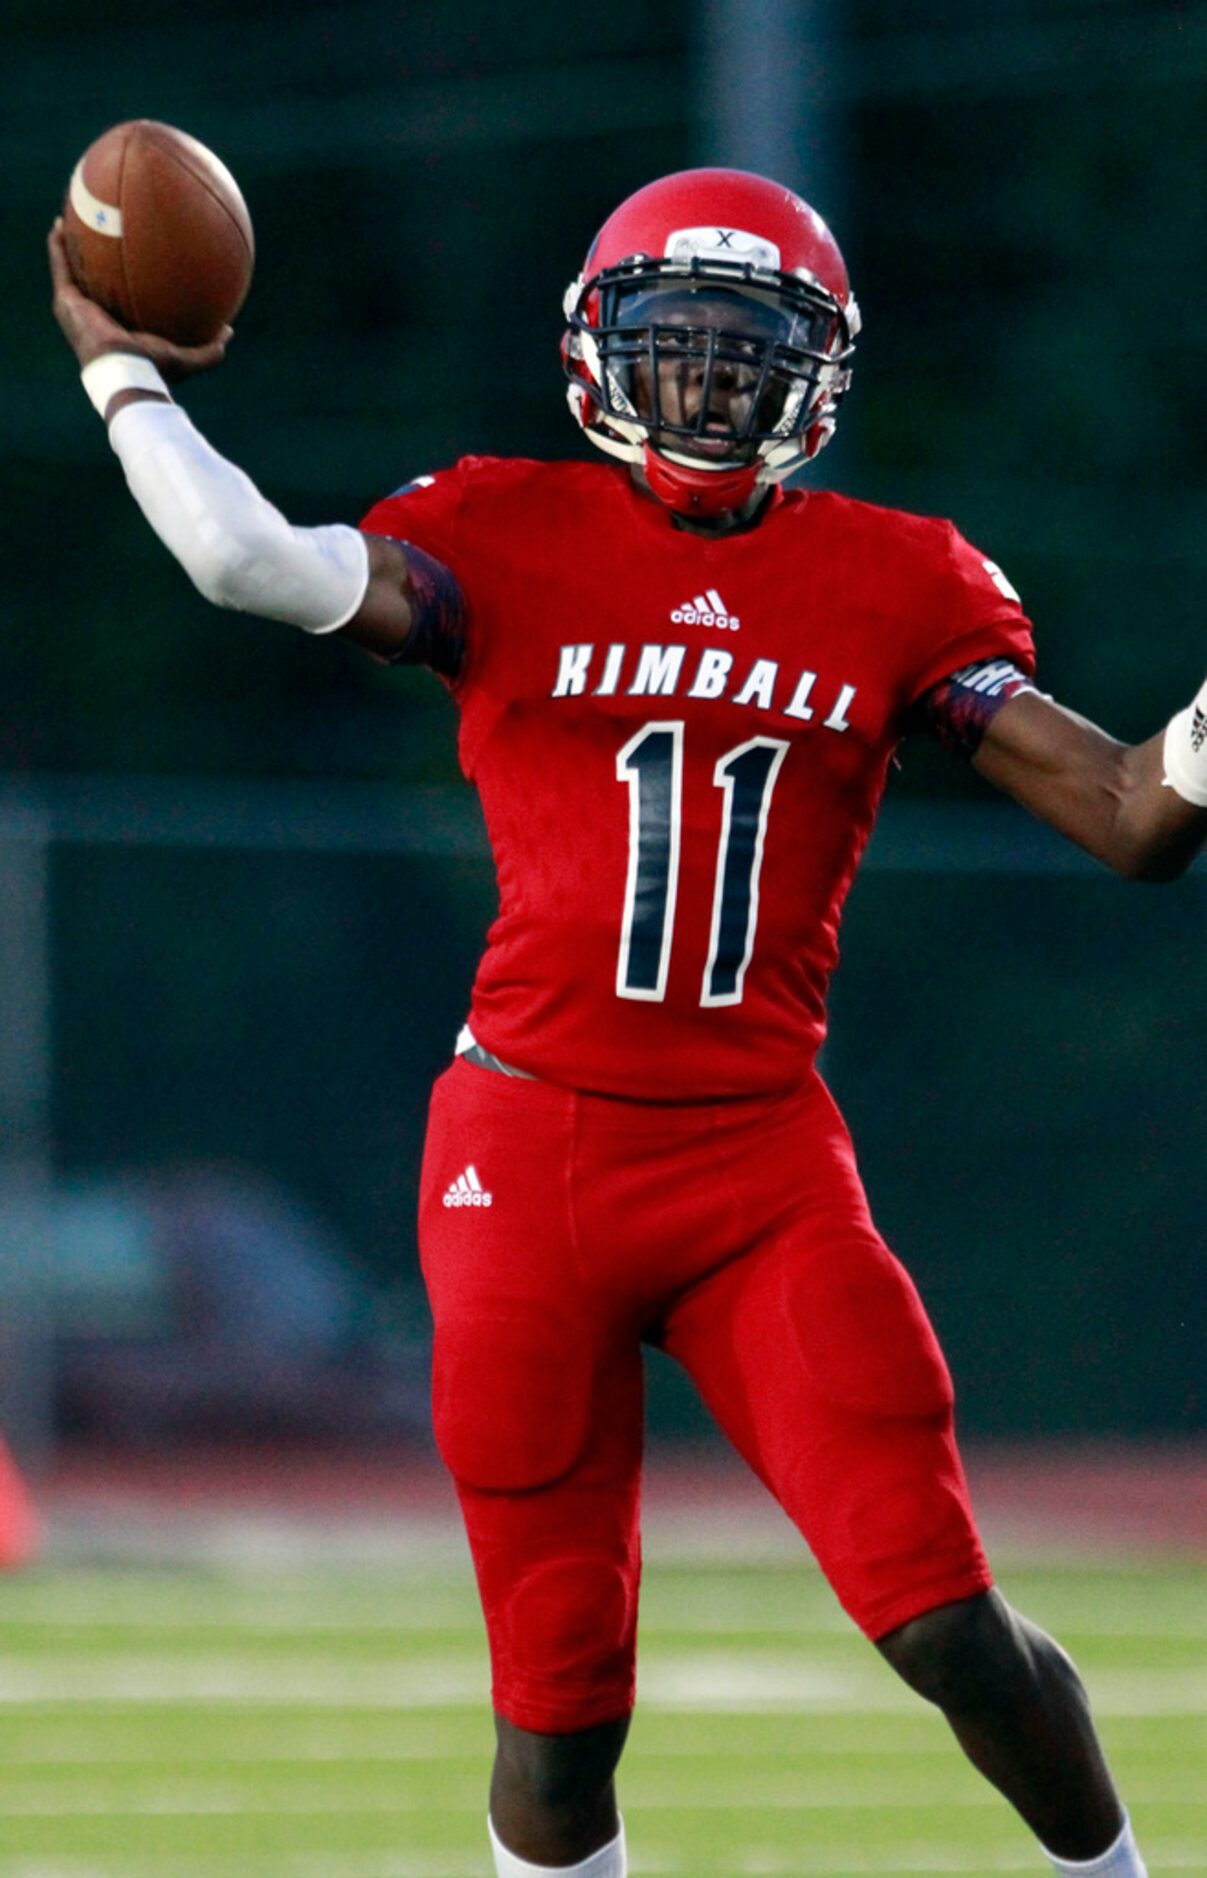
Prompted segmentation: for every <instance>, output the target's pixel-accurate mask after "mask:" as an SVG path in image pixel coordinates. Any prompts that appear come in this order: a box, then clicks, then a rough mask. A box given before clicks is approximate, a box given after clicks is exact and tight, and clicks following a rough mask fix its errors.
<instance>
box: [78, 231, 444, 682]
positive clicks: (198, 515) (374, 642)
mask: <svg viewBox="0 0 1207 1878" xmlns="http://www.w3.org/2000/svg"><path fill="white" fill-rule="evenodd" d="M49 251H50V267H51V276H52V279H53V283H54V312H55V317H56V319H57V320H58V322H59V325H60V327H61V328H62V331H63V334H64V336H65V338H66V339H67V342H68V344H69V345H70V346H71V348H72V350H73V351H74V352H75V354H76V357H77V358H78V359H79V362H80V365H81V366H82V367H83V368H84V371H85V387H86V389H87V390H88V391H89V395H90V396H91V397H92V398H93V402H94V403H95V404H96V405H97V408H98V409H99V410H100V412H101V414H102V416H103V417H104V418H105V421H106V423H107V424H108V426H109V430H110V441H111V443H112V444H113V448H114V450H115V451H116V453H117V455H118V456H119V458H120V459H121V462H122V467H123V469H124V470H125V472H126V479H127V482H128V483H129V485H130V488H131V491H132V493H133V495H134V497H135V499H136V501H137V502H138V503H139V506H140V507H141V508H142V510H143V513H144V514H145V515H146V517H147V520H148V521H149V522H150V523H151V526H152V527H153V528H154V529H155V531H156V533H157V534H158V535H159V536H160V539H161V540H162V541H164V542H165V544H166V545H167V546H168V547H169V548H170V549H171V551H172V553H173V554H174V555H175V556H176V557H177V559H178V560H179V561H180V562H181V564H182V566H183V567H184V569H185V571H186V572H187V573H188V575H189V577H190V578H191V579H192V580H193V582H194V583H195V585H196V586H197V587H198V588H199V590H200V591H201V592H202V593H203V594H205V596H206V598H207V599H210V600H213V601H214V602H215V604H217V605H219V606H227V607H233V608H235V609H237V610H239V611H243V612H250V613H258V614H260V615H262V616H263V617H265V618H269V619H279V620H285V621H287V622H289V623H290V624H292V625H295V626H300V627H302V628H303V629H304V630H306V631H309V632H335V631H339V632H340V633H342V635H343V637H344V638H346V639H350V640H352V641H353V643H354V644H356V645H359V646H362V647H364V649H365V650H366V651H368V652H371V653H373V654H374V655H375V656H376V657H378V658H382V659H389V660H393V659H398V658H408V657H423V656H425V653H426V649H427V644H428V641H429V640H431V638H432V637H433V635H434V634H435V632H436V631H437V630H438V629H439V628H440V626H441V625H442V623H444V624H447V621H444V622H442V620H441V617H440V616H441V611H442V609H443V611H444V612H445V613H447V611H448V607H449V605H450V603H451V602H450V595H455V587H453V586H452V585H451V583H441V581H440V580H439V577H438V576H439V573H440V572H442V571H443V570H438V569H437V567H436V564H435V563H431V562H430V561H427V560H426V557H419V559H420V561H422V563H423V564H422V565H417V566H416V567H412V565H411V563H410V561H409V560H408V556H407V553H406V552H405V551H404V549H403V548H402V547H401V546H400V545H399V544H398V543H397V542H395V541H388V540H386V539H385V538H384V537H381V536H372V537H366V536H364V535H362V534H360V533H359V531H358V530H356V529H354V528H349V527H346V526H344V525H342V524H335V525H333V526H329V527H325V528H295V527H293V526H292V525H291V524H290V523H289V522H287V521H286V519H285V517H284V516H283V515H282V514H281V513H280V511H279V510H278V509H276V508H274V507H273V505H272V504H271V503H270V502H268V501H267V500H266V499H265V498H264V497H263V496H262V495H261V494H260V492H259V490H258V489H257V488H256V487H255V485H254V483H252V482H251V480H250V479H249V478H248V477H246V476H245V475H244V474H243V472H242V471H241V470H238V469H236V468H235V466H234V465H233V464H232V463H228V462H227V461H226V459H225V458H224V457H222V456H220V455H219V453H218V452H217V451H216V450H214V449H213V448H212V447H211V446H210V445H209V444H208V443H207V442H206V441H205V439H204V438H203V437H202V436H200V434H199V433H198V432H197V431H196V430H195V429H194V427H193V426H192V424H191V423H190V422H189V420H188V418H187V417H186V416H185V414H184V412H183V411H181V410H180V409H179V407H178V406H177V405H175V404H174V403H173V402H172V399H171V397H170V394H169V392H168V389H167V384H166V382H165V381H166V380H168V379H177V378H184V377H188V376H190V375H191V374H192V373H194V372H198V371H203V370H205V369H207V368H208V367H209V366H212V365H216V364H217V363H219V361H220V360H221V358H222V357H223V354H224V352H225V348H226V342H227V339H228V338H229V336H230V335H229V332H228V333H225V334H223V335H222V336H220V337H219V338H218V339H217V340H215V341H214V342H212V343H211V344H210V345H207V346H198V347H182V346H175V345H172V344H171V343H170V342H169V341H167V340H165V339H161V338H159V337H158V336H157V335H155V334H151V333H129V332H127V331H126V330H125V328H124V327H122V326H119V325H118V324H117V322H116V321H115V320H112V319H110V317H109V315H108V314H107V313H105V312H104V310H103V309H102V308H101V307H99V306H97V305H96V303H95V302H94V301H92V300H89V299H88V298H87V296H86V295H85V294H83V293H81V292H80V290H79V288H78V287H77V286H76V285H75V283H74V281H73V280H72V278H71V274H70V271H69V269H68V266H67V257H66V252H65V249H64V245H63V236H62V230H61V227H60V226H59V224H58V223H56V224H55V227H54V228H53V229H52V230H51V234H50V240H49ZM416 576H417V577H416ZM417 629H418V630H417Z"/></svg>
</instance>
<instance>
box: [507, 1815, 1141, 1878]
mask: <svg viewBox="0 0 1207 1878" xmlns="http://www.w3.org/2000/svg"><path fill="white" fill-rule="evenodd" d="M486 1823H487V1826H488V1827H489V1828H490V1844H491V1850H492V1851H493V1852H494V1855H495V1871H496V1872H497V1873H498V1878H531V1874H532V1873H534V1872H535V1873H537V1874H538V1878H539V1874H540V1873H542V1872H543V1873H544V1878H625V1873H626V1872H627V1871H628V1869H629V1868H628V1865H627V1863H626V1861H625V1855H624V1821H623V1820H621V1822H620V1831H619V1832H618V1833H617V1835H616V1837H615V1838H614V1839H609V1841H608V1843H607V1845H601V1846H600V1848H599V1850H598V1852H592V1854H591V1856H590V1858H585V1859H583V1861H582V1863H581V1864H580V1865H530V1864H529V1863H528V1860H527V1859H525V1858H517V1857H516V1855H515V1853H514V1852H509V1851H508V1850H507V1847H506V1846H505V1845H504V1844H503V1843H502V1841H501V1840H500V1838H499V1835H498V1833H497V1832H496V1831H495V1823H494V1820H493V1819H488V1820H487V1822H486ZM1123 1869H1124V1868H1123V1867H1122V1866H1120V1871H1122V1870H1123ZM1110 1878H1115V1875H1114V1872H1111V1874H1110ZM1129 1878H1130V1875H1129ZM1142 1878H1143V1874H1142Z"/></svg>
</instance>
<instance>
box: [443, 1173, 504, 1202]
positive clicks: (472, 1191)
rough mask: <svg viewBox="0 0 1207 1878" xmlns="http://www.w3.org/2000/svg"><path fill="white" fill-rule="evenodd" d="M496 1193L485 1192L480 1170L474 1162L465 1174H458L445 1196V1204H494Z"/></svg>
mask: <svg viewBox="0 0 1207 1878" xmlns="http://www.w3.org/2000/svg"><path fill="white" fill-rule="evenodd" d="M494 1197H495V1196H494V1194H493V1193H485V1192H483V1189H482V1182H481V1181H480V1180H479V1179H478V1170H477V1168H476V1167H474V1166H473V1165H472V1164H471V1165H470V1166H469V1167H467V1168H466V1170H465V1172H464V1173H463V1174H458V1175H457V1178H456V1180H454V1182H453V1184H452V1186H451V1187H450V1188H449V1190H448V1192H447V1193H446V1194H445V1196H444V1204H445V1206H493V1204H494Z"/></svg>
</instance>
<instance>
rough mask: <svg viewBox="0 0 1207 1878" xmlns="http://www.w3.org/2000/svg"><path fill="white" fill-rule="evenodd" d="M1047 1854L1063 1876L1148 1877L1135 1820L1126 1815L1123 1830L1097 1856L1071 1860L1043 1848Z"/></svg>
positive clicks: (1075, 1877) (1064, 1877) (1096, 1877)
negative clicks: (1138, 1845)
mask: <svg viewBox="0 0 1207 1878" xmlns="http://www.w3.org/2000/svg"><path fill="white" fill-rule="evenodd" d="M1044 1856H1045V1857H1046V1858H1050V1859H1051V1861H1052V1863H1053V1865H1054V1866H1055V1867H1056V1869H1057V1871H1058V1872H1059V1873H1060V1874H1061V1878H1148V1870H1147V1867H1146V1866H1145V1863H1144V1860H1143V1859H1142V1858H1141V1857H1140V1852H1139V1848H1138V1847H1137V1845H1136V1840H1135V1836H1134V1834H1133V1833H1132V1822H1131V1820H1130V1819H1129V1818H1128V1817H1127V1814H1126V1813H1125V1814H1124V1815H1123V1831H1122V1832H1121V1833H1120V1834H1119V1837H1118V1838H1117V1839H1116V1840H1115V1843H1114V1844H1113V1845H1109V1846H1108V1847H1107V1849H1106V1851H1105V1852H1100V1853H1099V1854H1098V1857H1097V1858H1091V1859H1069V1858H1057V1856H1056V1854H1055V1852H1049V1851H1048V1850H1047V1848H1046V1847H1045V1848H1044Z"/></svg>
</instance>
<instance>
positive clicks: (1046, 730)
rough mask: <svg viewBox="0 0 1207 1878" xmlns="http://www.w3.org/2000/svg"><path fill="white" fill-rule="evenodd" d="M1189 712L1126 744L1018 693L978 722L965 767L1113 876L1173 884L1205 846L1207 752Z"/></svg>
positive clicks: (1032, 694) (1029, 693)
mask: <svg viewBox="0 0 1207 1878" xmlns="http://www.w3.org/2000/svg"><path fill="white" fill-rule="evenodd" d="M1199 704H1200V708H1201V707H1202V705H1203V694H1202V693H1200V699H1199ZM1194 711H1195V707H1194V706H1191V707H1190V708H1189V709H1188V710H1186V711H1183V712H1181V713H1179V715H1178V717H1176V718H1175V719H1174V721H1173V724H1172V725H1171V726H1170V728H1169V730H1168V731H1162V732H1160V733H1159V734H1158V735H1157V736H1155V737H1150V738H1149V740H1148V742H1147V743H1142V744H1137V745H1135V746H1131V745H1128V744H1123V743H1117V742H1116V741H1115V739H1114V738H1113V737H1108V736H1107V735H1106V733H1105V731H1101V730H1099V729H1098V728H1097V726H1096V725H1094V724H1091V723H1089V722H1087V720H1086V719H1085V718H1083V717H1078V716H1077V715H1076V713H1075V712H1073V711H1069V710H1066V709H1065V708H1064V707H1063V706H1062V705H1059V704H1055V703H1054V702H1053V701H1052V699H1051V698H1046V697H1043V696H1041V694H1040V693H1039V692H1036V691H1030V690H1025V691H1020V692H1019V693H1018V695H1017V696H1015V697H1012V698H1010V699H1009V700H1008V701H1007V702H1006V703H1004V704H1002V706H1001V708H1000V709H999V710H998V711H997V712H996V713H995V715H993V717H992V718H991V719H990V721H989V722H988V723H987V724H986V725H985V728H984V731H983V734H982V736H981V738H980V742H979V744H978V746H977V748H976V751H975V754H974V755H973V758H972V761H973V765H974V767H975V768H976V769H977V770H979V771H980V773H981V775H982V776H984V777H985V778H986V779H987V780H988V781H989V782H991V783H993V784H994V785H995V787H996V788H998V789H1002V790H1004V791H1005V792H1006V794H1007V795H1011V796H1013V797H1014V799H1015V800H1016V801H1017V802H1021V803H1022V805H1023V807H1024V808H1028V809H1030V810H1031V812H1032V814H1034V815H1037V816H1039V818H1040V820H1041V821H1045V822H1048V823H1049V824H1050V825H1051V826H1052V827H1053V828H1055V829H1057V830H1059V832H1060V833H1061V834H1062V835H1067V836H1068V837H1069V839H1070V840H1071V841H1075V842H1076V843H1077V844H1078V846H1079V847H1082V848H1085V849H1087V850H1088V852H1089V853H1090V854H1093V855H1095V856H1096V857H1097V858H1098V860H1100V861H1104V862H1105V863H1106V865H1107V866H1108V867H1112V868H1114V869H1115V871H1116V872H1117V873H1119V874H1122V875H1124V876H1126V877H1127V878H1128V879H1131V880H1172V879H1174V878H1175V877H1176V876H1177V875H1178V874H1181V873H1184V872H1185V870H1186V868H1187V867H1189V865H1190V863H1191V861H1192V860H1193V859H1194V857H1195V855H1196V854H1197V853H1198V851H1199V849H1200V848H1201V847H1202V845H1203V842H1204V841H1205V840H1207V749H1205V748H1204V745H1203V742H1202V740H1201V738H1199V737H1198V736H1197V735H1196V726H1195V717H1194ZM1167 777H1168V778H1170V780H1169V781H1167V780H1166V778H1167Z"/></svg>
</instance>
